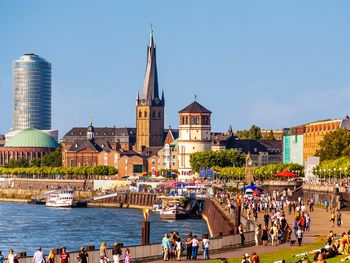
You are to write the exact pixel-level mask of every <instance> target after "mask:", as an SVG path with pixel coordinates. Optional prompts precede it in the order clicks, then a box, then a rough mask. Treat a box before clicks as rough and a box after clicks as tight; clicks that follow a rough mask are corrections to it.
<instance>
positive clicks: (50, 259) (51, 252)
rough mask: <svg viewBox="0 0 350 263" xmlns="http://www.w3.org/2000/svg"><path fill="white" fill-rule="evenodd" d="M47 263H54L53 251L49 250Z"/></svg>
mask: <svg viewBox="0 0 350 263" xmlns="http://www.w3.org/2000/svg"><path fill="white" fill-rule="evenodd" d="M47 261H48V263H55V262H56V255H55V253H54V252H53V250H50V253H49V255H48V256H47Z"/></svg>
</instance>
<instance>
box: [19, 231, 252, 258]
mask: <svg viewBox="0 0 350 263" xmlns="http://www.w3.org/2000/svg"><path fill="white" fill-rule="evenodd" d="M244 236H245V243H246V244H248V245H252V244H253V243H254V232H253V231H250V232H246V233H245V234H244ZM240 244H241V239H240V235H238V234H236V235H228V236H222V237H218V238H213V239H211V240H210V248H209V250H210V251H211V252H215V251H220V250H225V249H230V248H235V247H239V246H240ZM161 246H162V245H161V244H160V243H157V244H151V245H146V246H129V247H127V248H128V249H129V250H130V252H131V260H132V261H135V260H137V262H145V261H147V260H152V259H153V260H155V259H161V256H162V249H161ZM124 250H125V249H124V248H123V251H124ZM87 252H88V254H89V261H88V263H96V262H99V261H100V259H99V255H100V253H99V251H98V250H93V251H87ZM202 253H203V249H202V247H201V246H199V254H202ZM69 254H70V259H71V263H77V262H78V260H77V257H78V254H79V252H70V253H69ZM123 254H124V253H123ZM111 255H112V249H108V257H109V259H110V260H112V256H111ZM122 259H124V255H123V256H122ZM32 260H33V258H32V257H22V258H19V263H32ZM56 262H59V255H56Z"/></svg>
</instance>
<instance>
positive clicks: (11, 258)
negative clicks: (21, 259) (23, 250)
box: [7, 248, 17, 263]
mask: <svg viewBox="0 0 350 263" xmlns="http://www.w3.org/2000/svg"><path fill="white" fill-rule="evenodd" d="M16 260H17V258H16V255H15V253H14V251H13V249H12V248H11V249H10V252H9V255H8V256H7V262H8V263H15V261H16Z"/></svg>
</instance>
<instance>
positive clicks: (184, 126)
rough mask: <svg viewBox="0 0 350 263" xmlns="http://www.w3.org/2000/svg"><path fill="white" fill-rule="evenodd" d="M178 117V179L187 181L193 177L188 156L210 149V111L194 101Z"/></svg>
mask: <svg viewBox="0 0 350 263" xmlns="http://www.w3.org/2000/svg"><path fill="white" fill-rule="evenodd" d="M179 117H180V125H179V139H178V147H179V157H178V158H179V173H180V175H179V178H180V179H187V178H189V177H188V176H190V177H193V173H192V168H191V164H190V155H191V154H192V153H195V152H202V151H207V150H210V149H211V138H210V136H211V124H210V123H211V120H210V118H211V111H209V110H208V109H206V108H204V107H203V106H202V105H201V104H199V103H198V102H197V101H194V102H192V103H191V104H190V105H188V106H187V107H185V108H184V109H182V110H180V111H179ZM203 168H207V167H203Z"/></svg>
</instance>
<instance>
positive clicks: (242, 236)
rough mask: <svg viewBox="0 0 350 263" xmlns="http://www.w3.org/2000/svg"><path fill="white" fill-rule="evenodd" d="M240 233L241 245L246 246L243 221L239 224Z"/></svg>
mask: <svg viewBox="0 0 350 263" xmlns="http://www.w3.org/2000/svg"><path fill="white" fill-rule="evenodd" d="M238 233H239V235H240V236H241V245H242V246H244V240H245V237H244V229H243V224H242V223H240V224H239V226H238Z"/></svg>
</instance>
